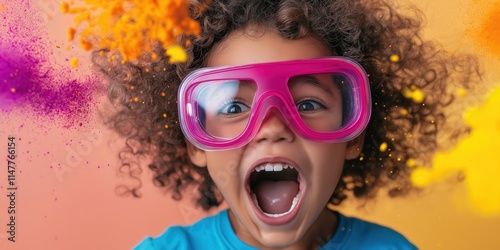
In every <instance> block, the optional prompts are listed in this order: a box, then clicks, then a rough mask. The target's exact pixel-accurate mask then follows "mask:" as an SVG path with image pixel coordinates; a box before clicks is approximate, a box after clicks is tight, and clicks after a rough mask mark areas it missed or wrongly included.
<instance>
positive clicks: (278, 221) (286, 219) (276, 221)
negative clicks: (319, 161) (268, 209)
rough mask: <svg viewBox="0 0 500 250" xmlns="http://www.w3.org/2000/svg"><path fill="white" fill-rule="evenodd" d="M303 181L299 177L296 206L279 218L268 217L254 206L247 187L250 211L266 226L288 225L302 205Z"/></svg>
mask: <svg viewBox="0 0 500 250" xmlns="http://www.w3.org/2000/svg"><path fill="white" fill-rule="evenodd" d="M302 183H303V181H302V180H301V177H299V190H300V197H299V200H298V201H297V205H296V206H295V208H294V209H293V210H292V211H291V212H290V213H288V214H285V215H282V216H280V217H269V216H267V215H265V214H264V213H263V212H262V211H261V210H260V208H259V207H257V205H256V204H255V202H254V200H253V198H252V195H251V193H252V191H251V190H250V187H248V186H247V197H248V200H249V202H250V204H251V206H252V209H253V211H254V213H255V214H256V215H257V217H258V218H259V220H261V221H262V222H264V223H265V224H268V225H273V226H278V225H283V224H287V223H290V222H291V221H292V220H293V219H295V217H296V216H297V213H298V212H299V209H300V205H301V204H302V198H303V197H304V194H305V191H306V190H305V187H303V186H302Z"/></svg>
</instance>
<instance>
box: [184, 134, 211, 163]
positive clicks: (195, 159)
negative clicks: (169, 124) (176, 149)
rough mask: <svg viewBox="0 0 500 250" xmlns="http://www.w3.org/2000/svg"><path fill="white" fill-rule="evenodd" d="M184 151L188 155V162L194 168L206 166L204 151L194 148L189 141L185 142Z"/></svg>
mask: <svg viewBox="0 0 500 250" xmlns="http://www.w3.org/2000/svg"><path fill="white" fill-rule="evenodd" d="M186 149H187V153H188V157H189V160H190V161H191V162H192V163H193V164H194V165H196V166H198V167H201V168H204V167H206V166H207V158H206V153H205V151H203V150H201V149H199V148H197V147H195V146H194V145H193V144H191V143H190V142H189V141H187V140H186Z"/></svg>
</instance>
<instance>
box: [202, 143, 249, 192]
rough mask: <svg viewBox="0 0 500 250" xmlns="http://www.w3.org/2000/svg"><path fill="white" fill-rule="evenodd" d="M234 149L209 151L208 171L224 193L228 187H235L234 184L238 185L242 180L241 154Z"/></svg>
mask: <svg viewBox="0 0 500 250" xmlns="http://www.w3.org/2000/svg"><path fill="white" fill-rule="evenodd" d="M233 151H235V150H232V151H223V152H207V168H208V172H209V173H210V176H211V177H212V179H213V180H214V182H215V184H216V185H217V187H218V188H219V190H221V192H223V193H224V192H225V191H226V190H227V189H234V185H238V184H239V180H241V178H239V176H240V173H239V164H240V162H239V157H238V155H239V154H238V153H237V152H233ZM229 187H233V188H229Z"/></svg>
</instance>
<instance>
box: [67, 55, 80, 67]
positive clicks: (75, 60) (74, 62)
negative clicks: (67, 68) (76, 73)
mask: <svg viewBox="0 0 500 250" xmlns="http://www.w3.org/2000/svg"><path fill="white" fill-rule="evenodd" d="M69 64H70V65H71V67H73V68H78V58H76V57H73V58H71V60H70V61H69Z"/></svg>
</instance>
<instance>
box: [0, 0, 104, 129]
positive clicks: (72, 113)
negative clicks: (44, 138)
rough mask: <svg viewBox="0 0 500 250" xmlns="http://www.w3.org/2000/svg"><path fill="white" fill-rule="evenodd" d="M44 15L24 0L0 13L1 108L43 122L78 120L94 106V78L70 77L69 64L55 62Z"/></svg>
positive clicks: (18, 0)
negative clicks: (38, 118)
mask: <svg viewBox="0 0 500 250" xmlns="http://www.w3.org/2000/svg"><path fill="white" fill-rule="evenodd" d="M42 15H44V13H42V12H41V11H40V9H39V8H38V7H37V6H34V5H32V4H30V1H20V0H16V1H9V3H6V4H5V5H4V10H3V11H1V12H0V34H1V35H0V110H2V112H11V111H13V110H18V109H23V110H27V111H28V112H30V113H31V114H34V115H36V116H38V117H40V118H44V119H45V121H47V119H49V120H48V121H49V122H58V123H61V122H62V123H63V124H64V125H65V126H72V125H75V124H79V123H80V122H81V119H82V118H83V117H86V116H87V115H88V114H89V113H90V112H91V111H92V109H93V106H95V103H94V101H93V96H94V93H96V90H97V89H98V88H97V86H96V84H95V83H96V79H95V78H94V77H86V78H84V80H81V79H78V80H77V79H71V74H69V72H70V66H69V64H68V65H67V66H65V68H64V67H62V69H61V67H59V68H58V69H56V68H55V67H54V66H53V65H54V62H53V58H51V57H52V56H53V54H52V52H51V50H50V49H49V48H51V46H50V42H49V40H48V37H47V35H46V32H45V30H46V28H45V27H44V21H43V18H42ZM52 48H53V46H52ZM51 60H52V61H51Z"/></svg>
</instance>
